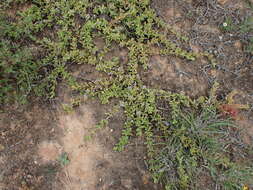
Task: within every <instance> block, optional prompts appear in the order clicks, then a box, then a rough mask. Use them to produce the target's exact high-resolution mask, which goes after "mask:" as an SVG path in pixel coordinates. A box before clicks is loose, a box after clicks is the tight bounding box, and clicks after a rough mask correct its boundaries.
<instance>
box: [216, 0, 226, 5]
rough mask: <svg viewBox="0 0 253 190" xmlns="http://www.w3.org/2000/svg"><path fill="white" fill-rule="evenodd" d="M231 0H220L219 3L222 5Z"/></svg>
mask: <svg viewBox="0 0 253 190" xmlns="http://www.w3.org/2000/svg"><path fill="white" fill-rule="evenodd" d="M228 1H229V0H218V3H220V4H221V5H224V4H226V3H227V2H228Z"/></svg>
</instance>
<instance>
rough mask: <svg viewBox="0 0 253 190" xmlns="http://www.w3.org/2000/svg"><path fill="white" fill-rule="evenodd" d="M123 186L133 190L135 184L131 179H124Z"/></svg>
mask: <svg viewBox="0 0 253 190" xmlns="http://www.w3.org/2000/svg"><path fill="white" fill-rule="evenodd" d="M121 184H122V185H123V186H124V187H125V188H127V189H129V190H130V189H133V182H132V180H131V179H122V180H121Z"/></svg>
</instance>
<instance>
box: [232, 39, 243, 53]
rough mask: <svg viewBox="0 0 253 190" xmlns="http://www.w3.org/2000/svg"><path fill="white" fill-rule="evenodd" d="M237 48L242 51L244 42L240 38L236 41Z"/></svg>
mask: <svg viewBox="0 0 253 190" xmlns="http://www.w3.org/2000/svg"><path fill="white" fill-rule="evenodd" d="M234 46H235V48H236V49H237V51H238V50H239V51H241V50H242V43H241V42H240V41H239V40H238V41H236V42H235V43H234Z"/></svg>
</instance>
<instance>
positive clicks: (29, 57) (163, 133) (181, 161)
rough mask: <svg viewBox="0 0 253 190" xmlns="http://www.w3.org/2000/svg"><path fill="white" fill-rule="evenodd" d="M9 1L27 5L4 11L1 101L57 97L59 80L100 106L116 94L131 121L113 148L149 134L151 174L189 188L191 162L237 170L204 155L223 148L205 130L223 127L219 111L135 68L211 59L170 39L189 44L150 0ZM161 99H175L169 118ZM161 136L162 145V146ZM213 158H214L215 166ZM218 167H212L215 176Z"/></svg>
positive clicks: (8, 3) (0, 47)
mask: <svg viewBox="0 0 253 190" xmlns="http://www.w3.org/2000/svg"><path fill="white" fill-rule="evenodd" d="M4 5H5V6H2V7H3V8H2V9H4V10H1V11H3V12H4V11H8V9H9V8H11V7H12V6H14V5H15V6H17V5H18V6H21V7H22V6H24V7H25V8H24V9H22V10H23V11H20V14H19V15H18V16H17V18H15V19H14V21H13V20H11V19H10V18H6V16H3V15H2V16H1V17H0V18H1V23H0V28H1V29H2V31H4V32H3V33H2V34H1V36H0V38H1V40H2V39H3V40H2V41H1V45H0V52H1V54H0V64H1V65H0V69H1V73H0V81H1V89H0V98H1V99H0V100H1V102H4V101H5V100H6V98H7V97H11V95H13V94H14V96H13V98H15V97H17V96H18V97H23V99H25V98H26V97H27V96H29V95H33V94H35V95H37V96H44V97H47V98H52V97H54V96H55V92H56V87H57V83H58V81H59V80H65V81H66V82H67V83H68V84H69V86H70V88H71V89H72V90H73V91H75V93H80V94H81V95H83V94H88V95H90V96H94V97H98V98H99V99H100V101H101V103H103V104H107V103H109V102H110V100H111V99H117V100H118V102H119V106H120V107H121V108H122V109H123V110H124V113H125V116H126V120H125V123H124V129H123V131H122V137H121V138H120V140H119V142H118V144H117V145H116V146H115V150H118V151H122V150H124V147H125V145H126V144H127V143H128V142H129V140H130V138H131V137H132V136H136V135H137V136H141V135H144V136H145V138H146V145H147V149H148V156H149V158H150V162H149V164H150V170H151V171H152V172H153V176H154V179H155V180H156V181H157V182H163V183H165V184H167V188H169V187H170V185H171V187H172V188H174V187H175V188H178V189H187V188H188V189H189V187H191V185H192V183H193V182H192V183H191V179H193V178H191V176H193V175H194V173H192V172H193V170H194V167H195V168H198V167H200V166H202V165H204V166H210V167H212V168H214V169H217V167H218V166H222V167H224V165H225V164H226V166H227V168H229V169H230V168H232V167H230V161H228V160H227V159H225V158H226V157H225V158H224V157H222V156H220V157H219V155H217V154H214V157H208V156H207V157H206V155H205V154H207V155H209V154H210V152H209V151H212V150H209V149H210V146H214V148H219V147H216V144H215V143H216V139H213V140H212V138H211V137H210V136H209V135H208V134H207V132H210V135H211V134H215V133H216V132H217V133H218V132H220V131H221V130H223V129H224V128H223V127H225V125H224V124H223V123H222V121H221V120H219V118H217V117H216V115H215V114H214V112H215V110H214V107H211V108H208V106H207V107H203V106H204V105H205V104H204V102H203V105H202V108H201V110H202V112H201V113H200V112H197V111H196V110H197V108H198V107H200V106H201V104H200V103H194V102H193V101H192V100H190V99H189V98H188V97H186V96H184V95H181V94H176V93H170V92H164V91H161V90H157V89H151V88H148V87H146V86H145V85H143V81H142V80H141V77H140V75H139V72H138V71H139V70H140V69H148V67H149V64H148V62H149V57H150V56H152V55H156V54H160V55H163V56H168V55H172V56H176V57H179V58H182V59H186V60H189V61H194V60H195V59H197V58H199V57H200V56H205V57H207V58H208V59H209V60H210V61H211V62H212V63H213V62H214V60H213V57H212V56H211V55H209V54H206V53H199V54H196V53H193V52H188V51H186V50H184V49H182V48H180V47H178V45H177V44H176V43H174V42H173V40H170V39H169V38H168V36H169V35H168V34H173V35H174V38H177V39H178V40H181V41H182V42H184V43H187V38H186V37H184V36H182V35H181V34H179V33H176V32H175V31H174V30H173V29H172V28H171V27H169V26H168V25H167V24H165V23H164V22H163V21H162V20H161V19H159V18H158V17H157V16H156V14H155V12H154V10H153V9H152V8H151V7H150V1H149V0H142V1H140V0H107V1H104V0H55V1H44V0H30V1H28V0H17V1H15V0H9V1H6V2H5V3H4ZM170 36H171V35H170ZM97 39H101V40H102V41H103V47H100V46H99V45H97V44H96V40H97ZM35 47H36V48H35ZM115 49H120V50H125V51H127V53H128V55H127V61H122V60H121V59H120V57H118V56H115V57H110V56H109V57H110V58H108V56H107V55H108V53H110V52H112V51H113V50H115ZM77 64H90V65H92V66H94V69H95V70H97V71H99V72H101V73H103V74H104V75H103V76H104V77H103V78H99V79H97V80H93V81H88V82H81V81H79V80H78V79H75V78H74V77H73V76H72V75H71V72H70V67H71V66H73V65H77ZM72 68H73V67H72ZM160 99H163V100H166V101H167V102H168V104H169V105H170V107H171V110H169V111H170V116H168V117H164V116H163V114H161V112H160V110H159V108H158V106H157V103H158V101H159V100H160ZM79 104H80V101H79V100H78V99H77V100H73V102H71V106H66V105H65V106H64V109H65V110H66V111H68V112H71V111H72V109H73V108H74V107H75V106H78V105H79ZM182 107H186V108H188V109H192V110H191V112H192V114H186V112H185V111H186V110H185V108H182ZM193 108H195V110H194V109H193ZM207 108H208V109H207ZM206 109H207V110H206ZM208 110H209V111H208ZM215 113H216V112H215ZM198 114H200V116H199V115H198ZM199 120H201V121H202V122H203V126H202V127H201V129H199V128H198V127H199V125H198V126H197V124H196V121H199ZM168 121H170V122H168ZM213 121H214V123H212V122H213ZM167 123H171V124H169V125H168V124H167ZM210 123H211V124H210ZM104 125H107V120H102V121H101V123H99V125H97V127H96V128H101V127H103V126H104ZM205 126H206V127H205ZM226 126H227V127H229V126H230V124H229V123H226ZM194 130H195V131H194ZM196 130H197V131H196ZM212 130H213V132H214V133H212ZM95 131H96V130H95ZM198 131H199V132H198ZM218 134H219V133H218ZM157 135H158V136H157ZM198 135H201V136H200V137H198ZM202 135H203V137H202ZM210 139H211V140H210ZM217 140H219V138H218V137H217ZM209 141H210V142H209ZM157 142H161V143H162V145H160V146H157ZM209 143H210V144H209ZM164 147H168V148H170V149H169V150H170V151H172V152H173V154H171V155H170V154H168V148H167V149H165V150H166V151H162V153H161V155H160V154H159V155H157V152H159V151H160V150H161V148H164ZM211 148H212V147H211ZM214 150H218V149H214ZM219 150H220V149H219ZM224 150H226V149H224ZM224 150H223V151H222V152H221V154H222V153H223V152H224ZM163 156H165V157H167V158H170V159H169V163H166V162H164V161H163V159H162V157H163ZM209 156H210V155H209ZM212 159H213V160H212ZM221 159H225V161H226V163H225V161H224V162H223V161H222V160H221ZM64 160H65V157H64ZM167 160H168V159H167ZM167 160H166V161H167ZM213 161H217V163H213V164H211V163H212V162H213ZM64 162H65V161H64ZM202 163H204V164H202ZM171 164H172V165H171ZM201 164H202V165H201ZM210 164H211V165H210ZM165 166H173V168H170V170H169V171H170V172H173V171H174V172H176V173H175V175H172V178H170V175H169V174H168V168H165ZM190 166H191V167H192V169H191V168H190ZM227 168H225V169H223V170H218V172H221V173H220V175H225V174H226V172H228V171H229V169H227ZM214 169H213V170H212V171H211V173H213V174H214V175H217V172H216V171H214ZM161 171H162V172H161ZM233 171H239V170H233ZM245 171H246V170H245ZM226 176H227V175H226ZM164 178H165V179H166V180H165V181H164V180H163V179H164ZM172 179H173V180H174V182H173V180H172ZM225 179H226V180H227V179H228V178H227V177H225ZM237 179H238V181H235V182H234V181H232V182H233V187H234V186H235V187H238V186H240V185H241V184H242V183H243V180H241V179H243V177H242V178H237ZM222 182H224V180H223V181H222ZM232 182H231V183H232Z"/></svg>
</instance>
